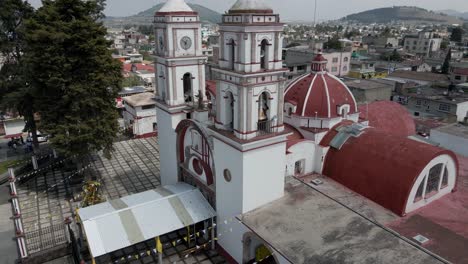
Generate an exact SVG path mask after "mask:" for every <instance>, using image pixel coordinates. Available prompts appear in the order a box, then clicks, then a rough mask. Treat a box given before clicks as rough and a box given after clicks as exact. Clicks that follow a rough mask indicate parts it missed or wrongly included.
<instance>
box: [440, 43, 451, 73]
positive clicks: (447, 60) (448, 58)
mask: <svg viewBox="0 0 468 264" xmlns="http://www.w3.org/2000/svg"><path fill="white" fill-rule="evenodd" d="M451 60H452V49H449V50H448V52H447V56H446V57H445V61H444V64H443V65H442V69H441V70H442V73H443V74H448V73H449V70H450V61H451Z"/></svg>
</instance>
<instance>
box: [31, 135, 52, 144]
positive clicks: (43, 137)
mask: <svg viewBox="0 0 468 264" xmlns="http://www.w3.org/2000/svg"><path fill="white" fill-rule="evenodd" d="M26 141H28V142H32V141H33V138H32V135H31V133H29V135H28V138H27V139H26ZM37 141H39V143H44V142H47V141H49V135H42V134H40V133H37Z"/></svg>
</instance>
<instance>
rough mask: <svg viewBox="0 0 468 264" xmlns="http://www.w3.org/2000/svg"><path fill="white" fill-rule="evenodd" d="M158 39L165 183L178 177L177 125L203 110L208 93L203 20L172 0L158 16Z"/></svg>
mask: <svg viewBox="0 0 468 264" xmlns="http://www.w3.org/2000/svg"><path fill="white" fill-rule="evenodd" d="M154 28H155V34H156V36H155V39H156V40H157V43H158V49H157V56H156V61H155V64H156V65H155V66H156V80H157V81H156V83H157V89H156V90H157V92H156V99H157V101H156V106H157V118H158V134H159V137H160V138H161V139H164V140H160V141H159V144H160V149H161V155H160V161H161V181H162V184H163V185H169V184H174V183H176V182H177V180H178V177H177V175H178V164H177V157H176V149H175V148H174V146H176V133H175V128H176V127H177V125H178V124H179V123H180V122H181V121H182V120H184V119H186V118H189V117H191V116H192V113H193V112H195V111H200V110H199V107H198V105H199V104H200V102H201V103H202V104H203V102H204V98H203V97H202V98H199V96H200V95H204V94H205V63H206V62H207V57H205V56H203V53H202V43H201V23H200V19H199V17H198V14H197V12H194V11H193V10H192V9H191V8H190V7H189V6H188V5H187V4H186V3H185V2H184V0H168V1H167V2H166V3H165V4H164V6H163V7H162V8H161V9H160V10H159V11H158V12H156V14H155V17H154Z"/></svg>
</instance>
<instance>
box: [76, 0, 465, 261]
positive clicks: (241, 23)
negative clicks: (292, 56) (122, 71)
mask: <svg viewBox="0 0 468 264" xmlns="http://www.w3.org/2000/svg"><path fill="white" fill-rule="evenodd" d="M154 22H155V24H154V26H155V36H156V39H157V41H158V43H159V45H158V52H157V56H156V65H157V66H156V67H157V79H158V81H157V82H158V87H159V89H158V90H157V93H156V108H157V116H158V119H157V120H158V142H159V148H160V149H159V153H160V159H159V162H160V177H161V183H162V185H163V187H159V188H156V189H154V190H150V191H147V192H144V193H139V194H133V195H130V196H127V197H123V198H120V199H117V200H112V201H108V202H105V203H102V204H98V205H95V206H90V207H87V208H82V209H79V210H78V215H79V218H80V219H81V221H82V222H83V229H84V232H83V233H84V234H86V237H87V240H86V241H87V243H88V246H89V249H90V253H91V257H92V258H93V261H94V260H95V259H96V258H100V257H102V256H104V255H109V254H112V252H115V251H116V250H121V249H123V248H126V247H130V246H133V245H135V244H137V243H142V242H144V241H148V240H151V241H156V243H155V244H156V248H155V249H154V251H156V252H157V254H158V256H159V257H160V262H161V261H162V256H163V251H164V250H165V249H164V247H163V245H161V241H160V236H162V235H164V234H166V233H169V232H173V231H176V230H180V229H185V230H186V234H187V235H186V239H187V242H188V244H189V246H190V245H191V243H192V241H193V240H192V239H191V238H192V237H195V239H194V240H195V246H194V247H193V248H194V250H195V249H197V248H198V247H199V246H198V245H197V244H196V243H197V240H198V239H197V238H196V237H197V236H201V235H200V234H203V237H204V238H205V239H206V241H208V242H207V243H206V244H204V246H207V247H210V248H211V249H215V247H216V249H217V250H218V252H220V253H221V254H222V255H223V256H224V257H225V258H226V259H227V261H228V262H229V263H261V262H263V263H278V264H287V263H320V262H327V263H339V262H343V261H344V259H346V261H348V262H350V263H362V262H367V263H374V262H379V263H400V262H402V263H443V262H444V260H443V259H442V258H441V257H440V256H438V255H437V254H441V253H444V252H445V253H444V256H443V257H447V254H448V253H447V251H446V250H447V248H449V249H451V248H452V246H454V245H455V246H456V248H457V249H458V247H460V245H463V243H464V241H465V240H463V239H462V240H460V241H459V240H457V241H453V240H452V241H451V242H449V243H447V244H445V243H441V241H446V240H444V239H447V238H446V237H437V236H432V237H431V242H434V243H435V244H437V245H438V246H440V247H442V249H441V248H435V249H434V250H435V251H436V253H433V252H432V251H431V250H432V248H431V250H428V249H427V248H425V247H430V246H431V245H433V244H434V243H424V241H422V242H420V244H418V243H417V242H414V241H413V240H414V239H416V238H419V237H421V235H420V236H417V234H420V233H423V234H426V232H427V231H428V230H429V231H430V230H433V229H431V227H432V225H429V227H428V225H420V226H418V227H419V228H421V229H418V231H417V233H412V235H410V236H411V238H412V237H416V238H414V239H408V238H407V236H408V235H403V234H400V233H399V232H395V231H392V228H395V229H399V228H401V229H403V228H405V227H406V226H405V223H406V221H404V220H407V218H406V217H407V216H413V217H416V218H417V217H418V216H419V215H418V212H420V210H424V209H426V208H431V211H433V212H435V214H436V216H438V214H437V212H440V211H439V210H442V211H443V210H444V209H445V207H444V208H442V209H440V208H439V207H437V208H435V209H436V210H434V208H433V207H431V206H434V204H436V203H435V202H436V201H437V202H439V201H440V202H441V203H442V202H446V200H447V199H445V200H444V198H450V199H454V200H453V203H452V204H453V206H455V207H456V206H458V207H460V208H462V209H460V210H465V211H466V208H465V209H463V203H462V202H461V201H463V200H462V198H460V197H459V196H456V194H454V192H455V191H456V190H457V188H455V187H456V185H457V180H458V177H459V169H458V158H457V156H456V155H455V154H454V153H453V152H452V151H449V150H443V149H441V148H438V147H435V146H432V145H429V144H426V143H422V142H419V141H415V140H412V139H410V138H408V137H406V132H407V130H408V128H407V127H402V126H398V125H395V127H394V130H402V129H404V130H405V131H403V132H399V133H396V132H392V130H390V131H389V130H381V129H380V128H378V127H372V124H371V122H369V121H367V120H360V112H359V109H358V105H357V102H356V99H355V97H354V96H353V94H352V92H351V91H350V89H349V88H348V87H347V85H346V84H345V83H343V82H342V81H341V80H340V79H339V78H337V77H336V76H334V75H333V74H332V73H329V72H327V64H328V63H329V62H328V60H327V59H326V58H325V57H324V56H323V55H322V54H321V53H318V54H316V55H315V56H314V58H313V59H312V60H311V62H310V64H311V67H310V68H311V71H310V72H307V73H306V74H303V75H302V76H299V77H297V78H295V79H293V81H292V82H290V83H289V84H288V85H285V82H286V79H285V78H284V74H285V73H287V72H288V69H287V68H283V65H282V60H281V55H282V53H281V52H282V43H283V40H282V34H283V24H282V23H281V20H280V17H279V15H278V14H277V13H275V12H274V11H273V10H272V9H271V8H270V7H268V5H266V3H265V2H264V1H261V0H237V1H236V2H235V3H234V4H233V6H232V7H231V8H230V9H229V10H228V11H227V12H226V13H225V14H223V17H222V22H221V24H220V27H219V33H220V46H219V47H220V50H219V53H220V54H219V65H218V67H213V69H212V71H213V75H214V82H215V88H216V89H215V91H214V87H213V85H212V84H213V83H211V85H210V83H209V82H208V83H207V82H205V67H204V65H205V64H206V63H207V58H206V56H203V54H202V41H201V34H200V29H201V23H200V19H199V16H198V14H197V13H196V12H195V11H193V10H192V9H191V8H190V7H189V6H188V5H187V4H186V3H185V2H184V1H183V0H168V1H167V2H166V3H165V5H164V6H163V7H162V8H161V9H160V10H159V11H158V12H157V13H156V14H155V18H154ZM207 84H208V85H207ZM205 95H209V96H206V97H205ZM210 105H211V108H210V107H209V106H210ZM383 113H384V115H386V118H383V120H385V119H388V118H392V113H393V112H392V111H385V112H383ZM384 126H385V125H382V124H381V125H379V127H384ZM461 188H462V190H463V188H464V187H463V186H462V187H461ZM450 210H459V209H458V208H456V209H452V208H450ZM156 212H157V213H156ZM444 212H445V211H444ZM462 212H464V211H462ZM454 215H455V214H451V215H447V216H446V217H447V218H445V219H446V221H447V222H450V223H451V224H452V225H451V226H452V228H453V226H454V225H455V224H454V223H457V224H458V223H459V222H460V221H459V219H460V218H463V217H466V216H465V215H464V214H462V213H460V214H459V215H461V216H454ZM428 218H429V217H428ZM428 218H424V220H425V221H426V222H427V221H431V220H433V218H432V219H428ZM463 219H464V218H463ZM463 219H462V220H463ZM408 221H410V220H408ZM457 221H458V222H457ZM403 222H405V223H403ZM430 223H432V222H430ZM393 226H395V227H393ZM457 227H458V225H457ZM463 227H464V226H462V228H463ZM410 230H411V231H414V227H413V228H410ZM400 232H401V233H403V232H402V231H400ZM444 232H446V233H447V234H449V235H452V234H453V235H455V232H454V231H453V230H452V229H448V230H446V229H444ZM428 236H429V235H428ZM421 240H424V239H419V240H418V241H421ZM169 242H171V241H169ZM168 244H169V245H171V244H172V243H168ZM336 252H340V253H339V254H337V253H336ZM450 252H451V251H450ZM457 252H458V250H457ZM460 252H463V250H460ZM143 253H146V252H143ZM150 253H151V252H150ZM460 254H464V252H463V253H460ZM458 256H459V255H457V256H455V257H458ZM448 257H452V255H450V254H449V256H448ZM464 257H465V255H463V256H462V257H458V258H457V260H459V259H461V258H464Z"/></svg>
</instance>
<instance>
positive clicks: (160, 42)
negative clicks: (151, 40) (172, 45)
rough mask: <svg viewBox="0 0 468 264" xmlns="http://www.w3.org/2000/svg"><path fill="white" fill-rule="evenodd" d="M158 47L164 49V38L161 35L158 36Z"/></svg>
mask: <svg viewBox="0 0 468 264" xmlns="http://www.w3.org/2000/svg"><path fill="white" fill-rule="evenodd" d="M159 48H160V49H161V50H164V39H163V37H159Z"/></svg>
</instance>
